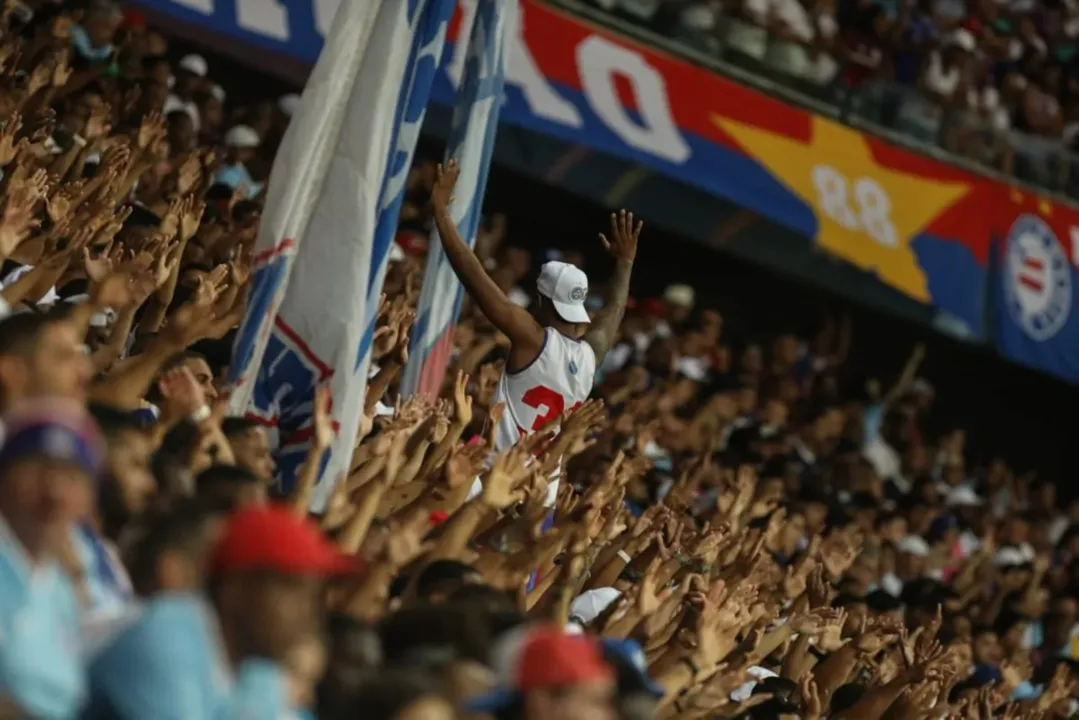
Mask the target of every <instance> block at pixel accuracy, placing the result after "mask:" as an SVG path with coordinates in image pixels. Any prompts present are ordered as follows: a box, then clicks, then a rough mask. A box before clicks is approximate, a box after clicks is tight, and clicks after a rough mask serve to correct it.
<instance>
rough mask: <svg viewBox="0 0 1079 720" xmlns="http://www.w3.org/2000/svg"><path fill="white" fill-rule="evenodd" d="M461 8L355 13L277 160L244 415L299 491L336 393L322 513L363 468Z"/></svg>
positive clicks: (361, 5) (336, 30) (386, 3)
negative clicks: (380, 332) (373, 387)
mask: <svg viewBox="0 0 1079 720" xmlns="http://www.w3.org/2000/svg"><path fill="white" fill-rule="evenodd" d="M453 5H454V0H380V2H345V3H341V5H340V8H339V11H338V13H337V15H336V17H335V20H334V23H333V29H332V31H331V33H330V36H329V37H328V38H327V40H326V44H325V46H324V48H323V50H322V54H321V55H320V56H319V60H318V63H317V64H316V65H315V68H314V71H313V72H312V74H311V77H310V79H309V80H308V82H307V87H306V88H305V89H304V94H303V99H302V101H301V103H300V107H299V109H298V110H297V112H296V113H295V114H294V115H293V118H292V122H291V124H290V125H289V129H288V132H287V133H286V134H285V138H284V140H283V141H282V144H281V149H280V150H279V151H278V154H277V158H276V160H275V161H274V168H273V173H272V174H271V176H270V184H269V189H268V194H267V198H266V211H265V213H264V214H263V217H262V224H261V227H260V229H259V238H258V242H257V243H256V246H255V274H254V278H253V284H252V289H251V296H250V300H249V304H248V309H247V316H246V317H245V318H244V322H243V324H242V325H241V326H240V331H239V334H238V336H237V339H236V345H235V348H234V351H233V361H232V365H231V368H230V381H231V385H232V387H233V394H232V397H231V400H230V404H231V410H232V411H233V412H237V413H239V412H243V413H246V414H247V416H248V417H251V418H254V419H257V420H259V421H260V422H262V423H264V424H265V425H266V426H267V427H268V428H271V429H272V430H275V431H276V432H274V433H271V434H272V435H273V441H274V444H275V446H276V455H277V462H278V468H279V473H280V476H281V481H282V485H283V487H284V488H285V489H288V488H289V487H290V486H291V483H292V480H293V479H294V478H295V476H296V472H297V470H298V469H299V467H300V465H301V464H302V463H303V459H304V457H305V456H306V454H307V450H308V446H309V442H310V439H311V432H312V431H311V415H312V408H313V399H314V395H315V389H316V388H317V387H319V386H322V385H328V386H329V387H330V389H331V393H332V396H333V405H332V413H333V417H334V423H335V427H336V429H337V439H336V440H335V442H334V445H333V447H332V449H331V452H330V453H329V454H328V457H327V458H325V459H324V462H323V470H322V475H321V480H320V482H319V484H318V486H317V487H316V490H315V497H314V500H313V507H314V509H320V508H321V507H322V506H324V504H325V502H326V500H327V499H328V498H329V494H330V491H331V490H332V486H333V481H332V479H333V478H336V477H337V476H338V474H339V473H341V472H344V471H346V470H347V469H348V465H349V461H350V459H351V456H352V450H353V446H354V444H355V443H354V441H355V437H356V432H357V429H358V427H359V422H360V415H361V413H362V412H363V401H364V394H365V391H366V387H367V367H368V358H369V355H370V345H371V336H372V334H373V326H374V322H375V314H376V313H377V311H378V294H379V292H380V290H381V288H382V281H383V278H384V275H385V266H386V256H387V253H388V251H389V248H390V243H391V242H392V241H393V235H394V231H395V229H396V223H397V215H398V211H399V210H400V207H401V198H402V196H403V194H404V185H405V179H406V177H407V175H408V171H409V166H410V165H411V163H412V156H413V152H414V151H415V146H416V140H417V138H418V136H419V128H420V125H421V124H422V122H423V116H424V112H425V110H426V107H427V100H428V97H429V95H430V91H431V84H432V81H433V79H434V76H435V71H436V70H437V68H438V62H439V58H440V57H441V54H442V48H443V44H444V43H445V38H446V29H447V25H448V23H449V18H450V15H451V14H452V12H453ZM326 478H331V480H327V479H326Z"/></svg>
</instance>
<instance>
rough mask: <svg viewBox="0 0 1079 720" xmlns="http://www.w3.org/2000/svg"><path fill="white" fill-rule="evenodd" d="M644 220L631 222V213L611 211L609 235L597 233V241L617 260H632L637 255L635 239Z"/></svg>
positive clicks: (639, 234) (639, 233) (638, 235)
mask: <svg viewBox="0 0 1079 720" xmlns="http://www.w3.org/2000/svg"><path fill="white" fill-rule="evenodd" d="M643 227H644V222H642V221H639V220H638V221H637V223H636V224H634V222H633V213H631V212H626V211H625V210H619V211H618V212H617V213H611V237H610V238H608V237H607V236H606V235H604V234H603V233H600V234H599V241H600V242H601V243H603V247H605V248H606V249H607V251H608V252H610V253H611V254H612V255H614V256H615V258H617V259H618V260H621V261H623V262H630V263H631V262H633V261H634V259H636V257H637V239H638V238H639V237H640V236H641V229H642V228H643Z"/></svg>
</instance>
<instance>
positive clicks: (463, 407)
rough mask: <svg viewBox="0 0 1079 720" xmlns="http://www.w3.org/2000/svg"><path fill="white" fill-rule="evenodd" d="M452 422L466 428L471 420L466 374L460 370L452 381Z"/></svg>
mask: <svg viewBox="0 0 1079 720" xmlns="http://www.w3.org/2000/svg"><path fill="white" fill-rule="evenodd" d="M453 408H454V422H455V423H457V425H458V427H461V428H466V427H468V425H469V423H471V422H472V396H471V395H469V394H468V375H467V374H466V373H464V372H462V371H461V370H458V371H457V377H456V378H455V379H454V382H453Z"/></svg>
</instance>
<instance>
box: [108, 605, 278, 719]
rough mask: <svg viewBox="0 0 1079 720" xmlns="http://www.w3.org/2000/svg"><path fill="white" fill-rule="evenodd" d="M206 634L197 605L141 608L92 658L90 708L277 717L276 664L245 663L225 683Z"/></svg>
mask: <svg viewBox="0 0 1079 720" xmlns="http://www.w3.org/2000/svg"><path fill="white" fill-rule="evenodd" d="M211 633H212V630H211V628H209V627H207V623H206V621H205V616H204V614H203V613H202V611H201V610H199V608H198V606H197V605H194V604H193V606H192V607H190V608H169V609H168V610H167V611H161V610H158V611H157V612H154V611H149V612H148V613H147V616H144V618H143V620H142V621H140V622H139V623H138V625H136V626H135V627H134V628H132V629H131V630H129V631H128V632H126V633H125V634H124V635H122V636H121V637H120V639H119V640H117V641H116V643H115V644H114V645H113V646H112V647H110V648H109V649H107V650H106V651H105V652H104V653H102V654H101V656H99V657H98V659H97V661H96V662H95V663H94V667H93V668H92V669H91V691H92V693H93V694H94V695H95V700H96V702H95V706H97V705H98V704H105V705H107V706H108V707H109V708H111V710H112V711H113V713H114V717H116V718H121V719H122V720H148V719H149V718H153V720H246V719H247V718H251V719H252V720H263V719H265V720H276V719H277V718H281V717H284V716H285V714H286V713H287V712H288V709H289V708H288V696H287V684H286V680H285V675H284V673H283V672H282V671H281V670H280V669H279V668H278V666H277V665H275V664H274V663H272V662H269V661H248V662H245V663H244V664H243V666H242V667H241V668H240V670H239V672H238V673H237V676H236V677H235V682H233V678H231V677H230V673H229V671H228V669H227V668H225V667H223V666H222V665H221V663H220V661H219V655H218V650H217V649H216V648H215V647H214V642H215V639H214V638H213V635H212V634H211ZM101 701H104V703H101Z"/></svg>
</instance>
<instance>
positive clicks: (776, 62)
mask: <svg viewBox="0 0 1079 720" xmlns="http://www.w3.org/2000/svg"><path fill="white" fill-rule="evenodd" d="M588 1H589V2H590V3H591V4H593V5H596V6H598V7H600V8H602V9H604V10H607V11H610V12H612V13H614V14H616V15H618V16H619V17H622V18H624V19H627V20H629V21H631V22H635V23H639V24H645V25H648V26H650V27H651V28H653V29H656V30H658V31H660V32H662V33H663V34H665V35H668V36H671V37H674V38H676V39H678V40H680V41H682V42H685V43H688V44H690V45H692V46H693V47H694V48H696V49H697V50H700V51H704V52H706V53H709V54H713V55H720V56H722V57H723V58H724V59H726V60H728V61H731V62H734V63H736V64H738V65H740V66H742V67H744V68H749V69H750V70H752V71H753V72H756V73H759V74H762V75H764V76H767V77H769V78H771V79H773V80H776V81H778V82H780V83H782V84H785V85H793V86H794V87H796V88H797V89H798V90H800V91H802V92H803V93H806V94H809V95H811V96H813V97H815V98H818V99H825V100H828V101H831V102H835V103H836V104H839V105H842V106H843V112H849V113H852V114H854V115H856V116H859V117H860V118H861V119H863V120H868V121H870V122H872V123H875V124H878V125H883V126H885V127H889V128H891V129H894V130H898V131H900V132H902V133H903V134H906V135H908V136H911V137H913V138H915V139H916V140H918V141H920V142H924V143H930V144H940V145H941V146H943V147H944V148H946V149H948V150H950V151H952V152H954V153H956V154H958V155H961V156H964V157H966V158H969V159H971V160H974V161H975V162H978V163H981V164H984V165H988V166H990V167H993V168H995V169H997V170H1000V171H1003V172H1005V173H1007V174H1009V175H1010V174H1013V173H1014V174H1015V175H1016V176H1018V177H1021V178H1023V179H1025V180H1027V181H1030V182H1033V183H1036V184H1039V185H1042V186H1045V187H1049V188H1053V189H1059V190H1065V191H1067V192H1069V193H1070V194H1072V195H1075V193H1076V192H1079V167H1077V164H1076V156H1075V155H1074V154H1073V153H1075V152H1076V151H1079V132H1077V131H1079V56H1077V53H1076V51H1077V50H1079V4H1076V3H1075V2H1073V1H1072V0H839V1H838V2H837V0H728V1H726V2H724V1H723V0H588Z"/></svg>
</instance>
